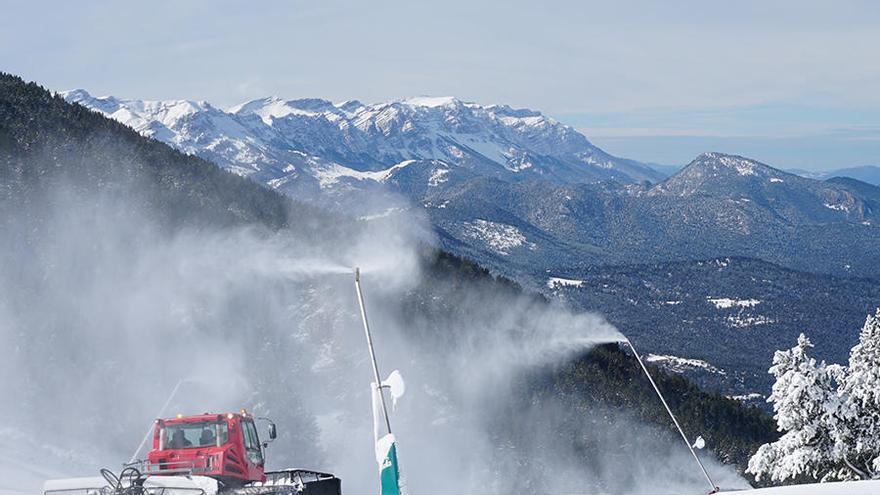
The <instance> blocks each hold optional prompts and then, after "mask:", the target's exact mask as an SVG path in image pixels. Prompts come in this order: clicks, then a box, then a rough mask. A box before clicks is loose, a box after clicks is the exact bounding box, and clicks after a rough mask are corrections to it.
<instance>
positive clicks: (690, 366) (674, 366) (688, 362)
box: [646, 354, 726, 375]
mask: <svg viewBox="0 0 880 495" xmlns="http://www.w3.org/2000/svg"><path fill="white" fill-rule="evenodd" d="M646 360H647V361H648V362H649V363H654V364H657V365H660V366H662V367H664V368H666V369H667V370H669V371H672V372H675V373H684V372H685V371H691V370H703V371H707V372H709V373H717V374H720V375H725V374H726V373H725V371H724V370H722V369H719V368H717V367H715V366H712V365H711V364H709V363H707V362H706V361H703V360H701V359H688V358H682V357H678V356H667V355H662V354H648V357H647V358H646Z"/></svg>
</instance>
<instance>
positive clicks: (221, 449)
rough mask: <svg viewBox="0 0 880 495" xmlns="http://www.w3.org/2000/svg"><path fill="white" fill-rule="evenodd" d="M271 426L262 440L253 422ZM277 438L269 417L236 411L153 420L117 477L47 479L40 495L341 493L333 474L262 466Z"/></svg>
mask: <svg viewBox="0 0 880 495" xmlns="http://www.w3.org/2000/svg"><path fill="white" fill-rule="evenodd" d="M258 419H259V420H265V421H266V422H268V425H269V440H268V441H266V442H264V443H261V442H260V437H259V435H258V434H257V426H256V424H255V420H258ZM275 437H276V430H275V424H274V423H272V421H270V420H269V419H267V418H255V417H253V416H251V415H250V414H248V413H247V411H244V410H242V411H241V412H240V413H225V414H209V413H205V414H199V415H196V416H183V415H177V417H175V418H170V419H157V420H156V421H155V424H154V427H153V448H152V450H151V451H150V452H149V454H147V458H146V459H145V460H141V461H136V460H133V461H132V462H130V463H128V464H125V465H124V467H123V469H122V471H121V472H120V473H119V475H116V474H115V473H114V472H112V471H110V470H109V469H101V470H100V472H101V476H100V477H86V478H70V479H57V480H47V481H46V482H45V483H44V484H43V495H95V494H98V495H341V493H342V486H341V483H342V482H341V481H340V479H339V478H337V477H336V476H334V475H332V474H329V473H323V472H320V471H312V470H308V469H284V470H280V471H266V470H265V461H266V459H265V449H266V447H267V446H268V444H269V442H271V441H272V440H274V439H275Z"/></svg>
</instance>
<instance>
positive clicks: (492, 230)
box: [464, 218, 534, 256]
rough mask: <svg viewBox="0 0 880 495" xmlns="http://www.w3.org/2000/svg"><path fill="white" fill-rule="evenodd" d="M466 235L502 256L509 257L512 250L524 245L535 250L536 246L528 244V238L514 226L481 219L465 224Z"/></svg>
mask: <svg viewBox="0 0 880 495" xmlns="http://www.w3.org/2000/svg"><path fill="white" fill-rule="evenodd" d="M464 235H465V236H466V237H469V238H471V239H476V240H479V241H482V242H483V243H484V244H485V245H486V247H488V248H489V249H491V250H493V251H495V252H496V253H498V254H500V255H501V256H507V255H509V254H510V250H511V249H514V248H517V247H520V246H522V245H527V246H529V247H530V248H534V244H532V243H530V242H528V241H527V240H526V236H525V235H523V234H522V232H520V231H519V229H517V228H516V227H514V226H513V225H507V224H505V223H499V222H490V221H488V220H483V219H481V218H478V219H477V220H475V221H473V222H465V223H464Z"/></svg>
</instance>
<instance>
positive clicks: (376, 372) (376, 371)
mask: <svg viewBox="0 0 880 495" xmlns="http://www.w3.org/2000/svg"><path fill="white" fill-rule="evenodd" d="M354 286H355V288H356V289H357V296H358V304H359V305H360V307H361V320H362V321H363V322H364V334H365V335H366V336H367V347H368V348H369V349H370V361H371V362H372V364H373V378H374V379H375V380H376V391H377V392H378V394H379V400H380V401H381V402H382V416H384V417H385V428H386V429H387V430H388V433H389V434H390V433H391V420H390V419H389V418H388V406H387V405H386V404H385V394H384V393H382V378H381V377H380V375H379V364H378V363H377V362H376V351H375V350H374V349H373V336H372V334H371V333H370V323H369V322H368V321H367V307H366V306H365V305H364V293H363V291H362V290H361V269H360V268H355V269H354Z"/></svg>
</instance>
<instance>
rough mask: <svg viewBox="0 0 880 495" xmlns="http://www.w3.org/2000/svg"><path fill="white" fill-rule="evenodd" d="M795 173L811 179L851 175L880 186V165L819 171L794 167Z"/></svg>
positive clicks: (852, 177)
mask: <svg viewBox="0 0 880 495" xmlns="http://www.w3.org/2000/svg"><path fill="white" fill-rule="evenodd" d="M789 172H791V173H793V174H797V175H800V176H803V177H807V178H810V179H820V180H825V179H833V178H835V177H849V178H851V179H856V180H860V181H862V182H867V183H868V184H872V185H875V186H880V167H878V166H876V165H863V166H859V167H845V168H838V169H835V170H823V171H819V172H811V171H807V170H798V169H793V170H789Z"/></svg>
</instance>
